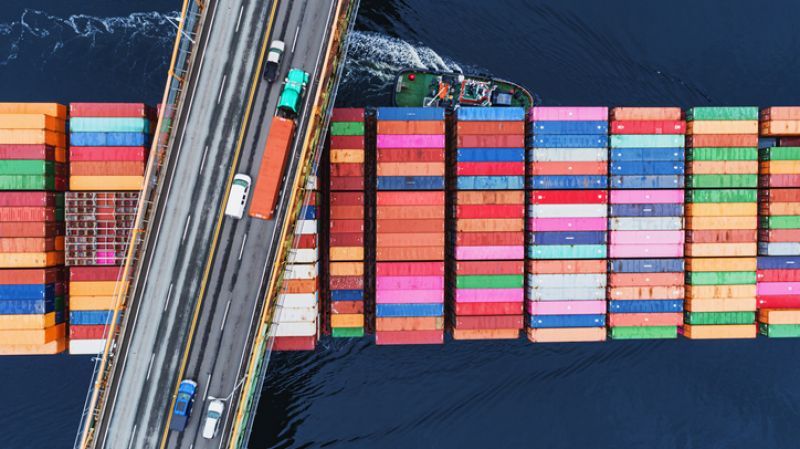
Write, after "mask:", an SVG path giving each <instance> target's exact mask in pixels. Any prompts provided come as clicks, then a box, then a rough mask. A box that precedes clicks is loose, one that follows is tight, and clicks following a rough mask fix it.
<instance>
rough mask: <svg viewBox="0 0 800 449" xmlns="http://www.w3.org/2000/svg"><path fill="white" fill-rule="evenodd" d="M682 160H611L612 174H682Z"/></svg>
mask: <svg viewBox="0 0 800 449" xmlns="http://www.w3.org/2000/svg"><path fill="white" fill-rule="evenodd" d="M683 173H684V165H683V162H680V161H674V162H670V161H612V162H611V174H613V175H682V174H683Z"/></svg>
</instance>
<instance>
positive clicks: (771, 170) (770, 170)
mask: <svg viewBox="0 0 800 449" xmlns="http://www.w3.org/2000/svg"><path fill="white" fill-rule="evenodd" d="M798 173H800V161H770V162H762V163H761V174H762V175H796V174H798Z"/></svg>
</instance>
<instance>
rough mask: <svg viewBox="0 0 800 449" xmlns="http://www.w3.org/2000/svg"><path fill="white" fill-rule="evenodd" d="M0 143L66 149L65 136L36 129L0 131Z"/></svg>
mask: <svg viewBox="0 0 800 449" xmlns="http://www.w3.org/2000/svg"><path fill="white" fill-rule="evenodd" d="M0 143H8V144H15V145H50V146H53V147H62V148H66V147H67V135H66V134H64V133H58V132H55V131H43V130H36V129H0Z"/></svg>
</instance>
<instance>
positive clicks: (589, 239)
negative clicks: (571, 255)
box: [528, 231, 606, 245]
mask: <svg viewBox="0 0 800 449" xmlns="http://www.w3.org/2000/svg"><path fill="white" fill-rule="evenodd" d="M528 237H529V238H530V239H531V244H534V245H602V244H604V243H606V232H605V231H582V232H529V233H528Z"/></svg>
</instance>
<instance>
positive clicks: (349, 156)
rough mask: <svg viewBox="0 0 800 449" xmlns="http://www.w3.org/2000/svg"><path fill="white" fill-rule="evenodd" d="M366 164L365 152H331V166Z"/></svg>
mask: <svg viewBox="0 0 800 449" xmlns="http://www.w3.org/2000/svg"><path fill="white" fill-rule="evenodd" d="M363 162H364V150H331V164H359V163H363Z"/></svg>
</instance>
